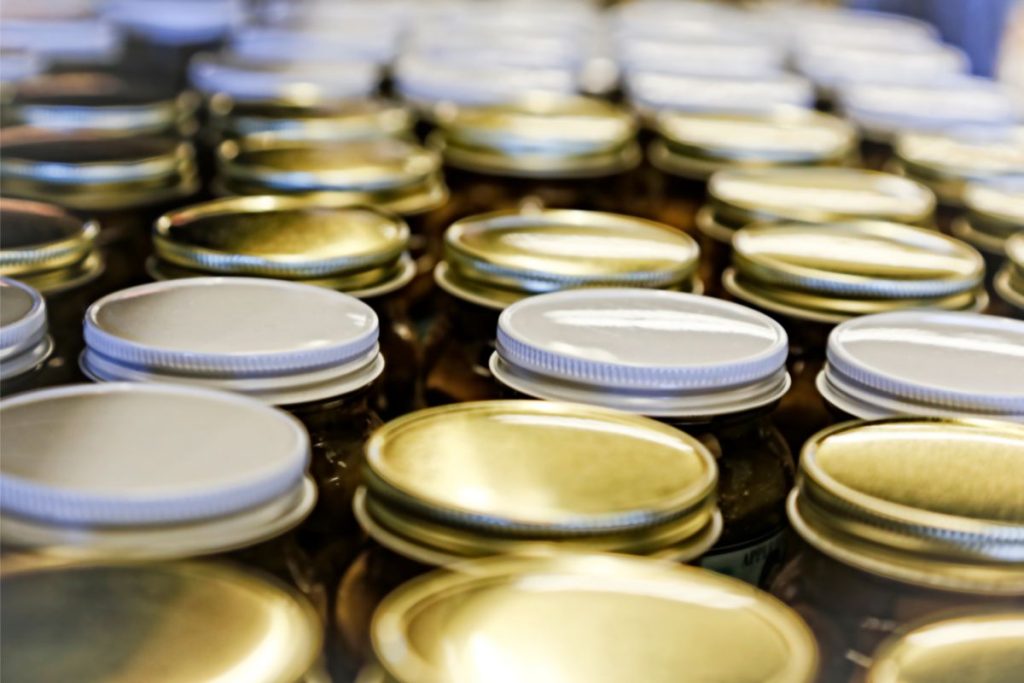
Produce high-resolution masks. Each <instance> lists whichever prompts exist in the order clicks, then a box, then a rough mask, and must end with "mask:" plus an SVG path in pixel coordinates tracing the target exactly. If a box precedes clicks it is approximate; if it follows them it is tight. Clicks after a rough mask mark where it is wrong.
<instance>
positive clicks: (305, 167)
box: [218, 135, 448, 215]
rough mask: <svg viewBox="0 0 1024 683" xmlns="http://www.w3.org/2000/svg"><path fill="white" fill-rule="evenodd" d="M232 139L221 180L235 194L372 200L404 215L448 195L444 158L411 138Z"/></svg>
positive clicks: (222, 151)
mask: <svg viewBox="0 0 1024 683" xmlns="http://www.w3.org/2000/svg"><path fill="white" fill-rule="evenodd" d="M286 137H287V136H285V138H282V137H280V136H277V135H266V136H262V135H261V136H252V137H249V138H246V139H245V140H244V141H240V142H235V141H232V140H229V141H227V142H225V143H223V144H221V146H220V147H219V149H218V157H219V166H220V173H221V182H222V183H223V187H224V189H225V190H227V191H228V192H230V193H233V194H298V195H309V196H311V197H316V198H317V199H322V200H323V201H326V202H337V203H342V204H347V205H354V204H366V205H369V206H375V207H379V208H383V209H387V210H390V211H394V212H395V213H399V214H402V215H411V214H418V213H422V212H424V211H429V210H430V209H434V208H437V207H438V206H440V205H441V204H443V203H444V202H445V200H446V199H447V198H448V191H447V189H446V188H445V185H444V180H443V178H442V177H441V159H440V157H439V156H438V155H437V154H436V153H434V152H431V151H429V150H427V149H424V148H423V147H420V146H419V145H416V144H414V143H412V142H407V141H405V140H397V139H391V138H381V139H374V140H356V141H347V142H346V141H335V142H331V141H324V140H307V141H302V140H288V139H286Z"/></svg>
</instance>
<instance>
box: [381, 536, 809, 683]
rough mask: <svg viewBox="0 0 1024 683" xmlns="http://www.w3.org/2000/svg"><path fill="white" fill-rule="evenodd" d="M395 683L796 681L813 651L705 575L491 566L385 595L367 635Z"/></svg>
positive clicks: (565, 563) (601, 558) (590, 562)
mask: <svg viewBox="0 0 1024 683" xmlns="http://www.w3.org/2000/svg"><path fill="white" fill-rule="evenodd" d="M372 640H373V647H374V651H375V654H376V656H377V659H378V661H379V662H380V663H381V665H382V667H383V668H384V669H385V670H386V671H387V673H388V674H389V675H390V677H391V678H393V679H394V680H396V681H399V682H400V683H442V682H448V681H453V680H457V681H463V682H464V683H472V682H476V681H481V682H482V681H489V682H490V681H496V680H502V681H504V680H507V681H534V682H537V683H548V682H550V683H556V682H558V683H575V682H580V683H584V682H585V683H602V682H604V681H634V680H635V681H644V682H645V683H669V682H671V683H678V681H686V680H692V681H698V680H701V681H703V680H708V681H711V680H714V681H731V682H733V683H743V682H745V681H750V682H753V681H757V682H758V683H767V682H779V683H782V682H786V683H801V682H803V681H810V680H811V679H812V677H813V674H814V670H815V666H816V649H815V645H814V640H813V638H812V636H811V634H810V631H809V630H808V629H807V627H806V626H805V625H804V624H803V622H801V621H800V619H799V618H798V617H797V616H796V614H795V613H793V612H792V611H790V610H789V609H788V608H786V607H784V606H783V605H782V604H781V603H779V602H777V601H775V600H774V599H773V598H771V597H769V596H768V595H766V594H764V593H761V592H760V591H758V590H757V589H755V588H753V587H751V586H748V585H747V584H744V583H741V582H739V581H736V580H734V579H729V578H726V577H723V576H719V575H716V574H712V573H710V572H707V571H704V570H699V569H693V568H690V567H682V566H678V565H672V564H666V563H662V562H656V561H651V560H637V559H630V558H625V557H620V556H614V555H570V554H566V555H560V556H552V557H548V558H543V557H538V558H532V559H531V558H525V557H501V558H493V559H489V560H482V561H477V562H474V563H467V564H465V565H462V566H461V567H459V571H458V572H453V573H448V572H436V573H433V574H429V575H427V576H425V577H422V578H420V579H416V580H414V581H412V582H410V583H408V584H406V585H405V586H403V587H402V588H400V589H399V590H398V591H396V592H394V593H392V594H391V595H389V596H388V597H387V598H386V599H385V600H384V602H383V603H382V604H381V607H380V609H379V611H378V613H377V617H376V619H375V620H374V624H373V630H372Z"/></svg>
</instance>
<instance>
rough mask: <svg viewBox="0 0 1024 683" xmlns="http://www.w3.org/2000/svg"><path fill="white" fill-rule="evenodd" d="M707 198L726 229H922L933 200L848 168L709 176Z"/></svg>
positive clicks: (894, 179) (906, 184) (897, 181)
mask: <svg viewBox="0 0 1024 683" xmlns="http://www.w3.org/2000/svg"><path fill="white" fill-rule="evenodd" d="M708 196H709V200H710V202H711V205H712V206H713V207H714V214H715V220H716V221H717V222H718V223H719V224H721V225H724V226H726V227H731V228H742V227H743V226H744V225H747V224H748V223H753V222H756V221H759V220H793V221H803V222H807V223H829V222H836V221H844V220H857V219H878V220H890V221H895V222H897V223H919V224H927V223H930V222H931V220H932V214H933V213H934V211H935V195H934V194H932V192H931V190H929V189H928V188H927V187H925V186H923V185H921V184H920V183H917V182H915V181H913V180H910V179H908V178H902V177H900V176H896V175H892V174H889V173H879V172H877V171H865V170H862V169H853V168H831V167H821V168H806V169H805V168H773V169H734V170H732V169H731V170H726V171H721V172H719V173H716V174H715V175H714V176H712V177H711V181H710V182H709V183H708Z"/></svg>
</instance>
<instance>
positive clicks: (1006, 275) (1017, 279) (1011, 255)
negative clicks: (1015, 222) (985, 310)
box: [994, 231, 1024, 320]
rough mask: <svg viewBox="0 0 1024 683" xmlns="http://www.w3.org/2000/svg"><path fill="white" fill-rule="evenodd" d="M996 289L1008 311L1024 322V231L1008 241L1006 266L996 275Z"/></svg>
mask: <svg viewBox="0 0 1024 683" xmlns="http://www.w3.org/2000/svg"><path fill="white" fill-rule="evenodd" d="M994 287H995V290H996V295H997V296H998V297H999V299H1000V300H1001V301H1002V302H1003V304H1005V306H1004V307H1005V309H1006V311H1007V312H1008V313H1010V314H1011V315H1012V316H1013V317H1015V318H1020V319H1022V320H1024V231H1021V232H1019V233H1017V234H1016V235H1014V236H1013V237H1011V238H1010V239H1008V240H1006V264H1005V265H1004V266H1003V267H1002V268H1001V269H1000V270H999V273H998V275H996V278H995V284H994Z"/></svg>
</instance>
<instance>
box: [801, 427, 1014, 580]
mask: <svg viewBox="0 0 1024 683" xmlns="http://www.w3.org/2000/svg"><path fill="white" fill-rule="evenodd" d="M800 475H801V476H800V478H799V481H798V486H797V489H796V490H795V491H794V492H793V494H792V495H791V496H790V500H789V518H790V522H791V523H792V524H793V527H794V529H796V531H797V532H798V533H799V534H800V535H801V536H802V537H803V538H804V540H806V541H807V542H808V543H810V544H811V545H812V546H814V547H816V548H817V549H818V550H820V551H822V552H823V553H825V554H827V555H830V556H831V557H833V558H835V559H836V560H838V561H840V562H842V563H844V564H848V565H850V566H853V567H856V568H858V569H861V570H863V571H867V572H871V573H875V574H879V575H882V576H885V577H888V578H891V579H895V580H898V581H904V582H908V583H914V584H919V585H926V586H931V587H935V588H943V589H948V590H960V591H968V592H977V593H984V594H1009V595H1024V490H1022V488H1021V486H1020V482H1021V481H1022V480H1024V426H1021V425H1018V424H1014V423H1009V422H1005V423H1004V422H994V421H984V420H943V419H931V420H929V419H921V418H894V419H889V420H879V421H875V422H847V423H845V424H841V425H838V426H835V427H831V428H829V429H826V430H824V431H822V432H819V433H818V434H817V435H815V436H814V437H812V438H811V440H810V441H808V442H807V444H806V445H805V446H804V449H803V453H802V455H801V458H800Z"/></svg>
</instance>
